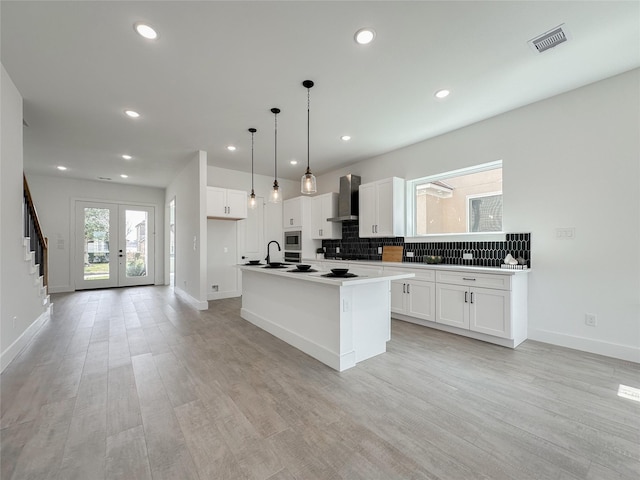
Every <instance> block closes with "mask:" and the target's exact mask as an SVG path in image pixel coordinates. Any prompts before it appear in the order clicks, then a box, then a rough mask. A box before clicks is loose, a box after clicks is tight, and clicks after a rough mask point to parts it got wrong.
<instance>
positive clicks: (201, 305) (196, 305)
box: [173, 287, 209, 310]
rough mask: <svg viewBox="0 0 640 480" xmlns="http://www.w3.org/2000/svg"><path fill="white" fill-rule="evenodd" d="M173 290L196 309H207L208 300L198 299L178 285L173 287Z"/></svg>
mask: <svg viewBox="0 0 640 480" xmlns="http://www.w3.org/2000/svg"><path fill="white" fill-rule="evenodd" d="M173 292H174V293H175V294H176V295H178V296H179V297H180V298H182V299H183V300H184V301H185V302H187V303H188V304H189V305H191V306H192V307H193V308H195V309H196V310H207V309H208V308H209V302H206V301H200V300H198V299H196V298H193V297H192V296H191V295H189V294H188V293H187V292H185V291H184V290H182V289H181V288H179V287H173Z"/></svg>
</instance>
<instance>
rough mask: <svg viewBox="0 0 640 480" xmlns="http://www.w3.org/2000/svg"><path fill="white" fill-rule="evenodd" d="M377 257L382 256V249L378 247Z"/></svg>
mask: <svg viewBox="0 0 640 480" xmlns="http://www.w3.org/2000/svg"><path fill="white" fill-rule="evenodd" d="M378 255H382V247H378Z"/></svg>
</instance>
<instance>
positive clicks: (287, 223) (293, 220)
mask: <svg viewBox="0 0 640 480" xmlns="http://www.w3.org/2000/svg"><path fill="white" fill-rule="evenodd" d="M282 211H283V214H282V227H283V228H284V229H285V230H292V229H302V227H310V226H311V219H310V218H309V217H310V215H311V213H310V212H311V198H309V197H295V198H290V199H289V200H285V201H284V202H283V208H282Z"/></svg>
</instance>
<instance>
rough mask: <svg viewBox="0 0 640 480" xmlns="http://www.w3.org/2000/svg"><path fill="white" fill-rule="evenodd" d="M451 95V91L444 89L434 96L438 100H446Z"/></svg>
mask: <svg viewBox="0 0 640 480" xmlns="http://www.w3.org/2000/svg"><path fill="white" fill-rule="evenodd" d="M450 93H451V92H450V91H449V90H447V89H446V88H443V89H442V90H438V91H437V92H436V93H434V94H433V96H434V97H436V98H446V97H448V96H449V94H450Z"/></svg>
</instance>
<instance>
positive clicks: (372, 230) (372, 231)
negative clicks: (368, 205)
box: [371, 225, 376, 233]
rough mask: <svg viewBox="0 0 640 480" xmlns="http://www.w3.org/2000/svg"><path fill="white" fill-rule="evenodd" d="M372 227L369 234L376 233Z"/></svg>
mask: <svg viewBox="0 0 640 480" xmlns="http://www.w3.org/2000/svg"><path fill="white" fill-rule="evenodd" d="M373 227H374V225H371V233H376V231H375V230H374V228H373Z"/></svg>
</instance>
